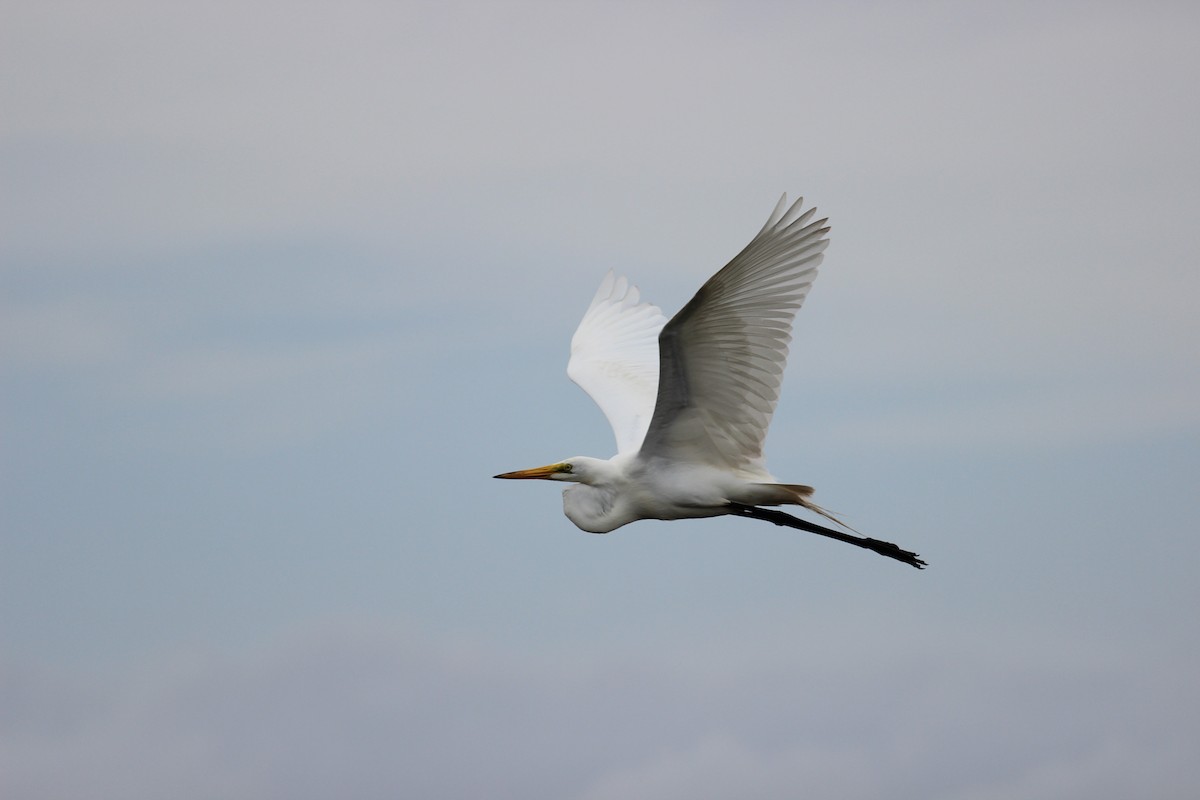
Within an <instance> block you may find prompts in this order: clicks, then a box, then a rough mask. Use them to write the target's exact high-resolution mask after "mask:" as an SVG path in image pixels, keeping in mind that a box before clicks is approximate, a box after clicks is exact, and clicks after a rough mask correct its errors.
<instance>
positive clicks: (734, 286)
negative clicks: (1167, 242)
mask: <svg viewBox="0 0 1200 800" xmlns="http://www.w3.org/2000/svg"><path fill="white" fill-rule="evenodd" d="M802 205H803V200H797V201H796V202H795V203H794V204H792V205H790V206H789V205H788V204H787V196H786V195H784V197H782V198H780V200H779V203H778V205H776V207H775V210H774V211H773V212H772V213H771V216H770V218H769V219H768V220H767V222H766V224H765V225H764V226H763V228H762V230H760V231H759V232H758V235H756V236H755V237H754V239H752V240H751V242H750V243H749V244H748V245H746V247H745V248H744V249H743V250H742V252H740V253H738V254H737V256H735V257H734V258H733V260H732V261H730V262H729V263H728V264H727V265H726V266H725V267H724V268H723V269H721V271H719V272H718V273H717V274H716V275H714V276H712V277H711V278H710V279H709V280H708V282H707V283H705V284H704V285H703V286H702V287H701V288H700V290H699V291H698V292H697V293H696V295H695V296H694V297H693V298H692V299H691V301H690V302H689V303H688V304H687V305H685V306H684V307H683V308H682V309H681V310H680V311H679V313H678V314H676V315H675V316H674V318H672V319H671V320H670V321H669V322H668V321H667V318H666V317H664V316H663V314H662V311H661V310H659V309H658V307H657V306H654V305H651V304H650V303H644V302H641V299H640V295H639V293H638V290H637V288H636V287H635V286H632V285H631V284H630V283H629V282H628V281H627V280H626V279H625V278H624V277H619V276H616V275H615V274H613V273H611V272H610V273H609V274H608V275H606V276H605V277H604V280H603V281H602V282H601V284H600V288H599V290H597V292H596V295H595V297H594V298H593V299H592V303H591V305H590V306H588V309H587V311H586V312H585V313H584V316H583V319H582V320H581V321H580V323H579V327H578V329H577V330H576V331H575V335H574V336H573V337H572V339H571V359H570V362H569V363H568V365H567V374H568V375H569V376H570V377H571V379H572V380H573V381H575V383H577V384H579V386H581V387H582V388H583V390H584V391H586V392H587V393H588V394H589V395H591V397H592V399H593V400H595V401H596V404H597V405H598V406H599V407H600V410H601V411H603V412H604V415H605V417H607V418H608V421H609V424H610V425H611V426H612V429H613V435H614V436H615V438H616V442H617V454H616V455H615V456H613V457H612V458H611V459H608V460H602V459H596V458H588V457H586V456H576V457H573V458H569V459H566V460H564V461H560V462H557V463H555V464H550V465H548V466H545V467H537V468H535V469H529V470H519V471H517V472H507V473H504V474H501V475H497V476H496V477H498V478H543V479H548V480H560V481H570V482H572V483H574V484H575V485H574V486H571V487H568V488H567V489H566V490H565V491H564V492H563V509H564V512H565V513H566V515H567V517H569V518H570V519H571V521H572V522H574V523H575V524H576V525H577V526H578V527H580V528H582V529H583V530H585V531H590V532H593V533H607V532H609V531H612V530H615V529H616V528H619V527H621V526H622V525H625V524H627V523H630V522H633V521H635V520H639V519H663V520H670V519H685V518H693V517H711V516H719V515H722V514H737V515H741V516H749V517H755V518H759V519H765V520H768V521H771V522H774V523H776V524H779V525H788V526H791V527H797V528H801V529H803V530H808V531H811V532H814V533H820V534H822V535H825V536H831V537H833V538H837V539H840V540H842V541H849V542H851V543H853V544H858V545H859V546H862V547H867V548H869V549H872V550H875V551H876V552H880V553H881V554H883V555H887V556H890V557H892V558H897V559H899V560H901V561H905V562H906V563H910V564H912V565H913V566H917V567H920V566H923V565H924V562H922V561H920V560H919V559H917V558H916V556H915V555H914V554H912V553H908V552H907V551H903V550H900V549H899V548H898V547H896V545H893V544H890V543H887V542H880V541H878V540H875V539H869V538H865V537H856V536H850V535H848V534H845V533H841V532H838V531H832V530H830V529H828V528H823V527H821V526H819V525H815V524H813V523H810V522H806V521H804V520H800V519H797V518H795V517H792V516H790V515H787V514H784V513H782V512H779V511H769V510H766V509H764V508H761V507H762V506H777V505H784V504H792V505H799V506H803V507H805V508H808V509H810V510H812V511H815V512H817V513H819V514H822V515H823V516H826V517H829V518H830V519H833V518H832V517H830V516H829V514H827V513H826V512H824V511H823V510H821V509H820V508H819V507H818V506H816V505H815V504H813V503H811V502H810V501H809V500H808V498H809V496H810V495H811V494H812V489H811V488H810V487H808V486H801V485H796V484H781V483H778V482H777V481H776V480H775V478H774V477H773V476H772V475H771V474H770V473H769V472H768V471H767V468H766V463H765V460H764V457H763V441H764V439H765V438H766V435H767V428H768V427H769V426H770V424H771V416H772V415H773V414H774V413H775V406H776V403H777V402H778V400H779V389H780V385H781V382H782V380H783V370H784V366H785V365H786V363H787V355H788V343H789V342H790V341H791V331H792V321H793V319H794V318H795V316H796V312H797V311H799V310H800V306H801V305H802V304H803V302H804V298H805V297H806V296H807V294H808V290H809V288H811V286H812V282H813V279H814V278H815V277H816V274H817V266H818V265H819V264H820V263H821V260H822V258H823V253H824V251H825V248H826V247H827V246H828V245H829V240H828V239H827V238H826V233H828V231H829V228H828V227H827V226H826V225H825V222H826V220H824V219H820V220H816V221H812V218H813V217H814V216H815V214H816V209H815V208H813V209H809V210H808V211H802V210H801V209H802ZM835 521H836V520H835Z"/></svg>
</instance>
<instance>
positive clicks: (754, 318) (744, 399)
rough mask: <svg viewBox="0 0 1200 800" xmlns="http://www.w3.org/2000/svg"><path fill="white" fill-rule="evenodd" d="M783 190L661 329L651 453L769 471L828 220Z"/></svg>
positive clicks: (646, 448)
mask: <svg viewBox="0 0 1200 800" xmlns="http://www.w3.org/2000/svg"><path fill="white" fill-rule="evenodd" d="M803 202H804V201H803V199H800V200H797V201H796V202H795V203H794V204H793V205H791V206H790V207H789V206H787V195H784V196H783V197H782V198H781V199H780V200H779V204H778V205H777V206H776V207H775V210H774V211H773V212H772V213H771V217H770V218H769V219H768V220H767V224H766V225H764V226H763V229H762V230H761V231H759V233H758V235H757V236H755V237H754V239H753V240H752V241H751V242H750V244H748V245H746V248H745V249H744V250H742V252H740V253H738V255H737V256H735V257H734V259H733V260H732V261H730V262H729V264H727V265H726V266H725V267H724V268H723V269H722V270H721V271H720V272H718V273H717V274H716V275H714V276H712V278H710V279H709V280H708V282H707V283H705V284H704V286H702V287H701V288H700V291H698V292H697V293H696V296H695V297H693V298H692V299H691V301H690V302H689V303H688V304H687V305H686V306H684V307H683V309H682V310H681V311H680V312H679V313H678V314H676V315H675V317H674V318H673V319H672V320H671V321H670V322H669V323H667V325H666V327H665V328H664V329H663V331H662V335H661V336H659V353H660V359H659V360H660V376H659V381H658V394H657V400H656V404H655V409H654V416H653V418H652V420H651V423H650V428H649V431H648V432H647V434H646V437H645V442H644V444H643V445H642V450H641V453H642V455H643V456H647V457H650V458H654V457H662V458H667V459H671V460H676V459H678V460H686V461H689V462H693V463H701V464H711V465H713V466H717V467H721V468H725V469H735V470H749V471H753V472H761V473H765V471H766V467H765V464H764V462H763V439H765V438H766V435H767V427H768V426H769V425H770V424H771V415H772V414H774V413H775V405H776V403H777V402H778V400H779V387H780V383H781V382H782V380H783V368H784V366H785V364H786V362H787V354H788V343H789V342H790V341H791V338H792V320H793V319H795V316H796V312H797V311H799V310H800V305H801V304H802V303H803V302H804V298H805V296H806V295H807V294H808V290H809V288H810V287H811V286H812V282H813V279H814V278H815V277H816V275H817V265H819V264H820V263H821V259H822V252H823V251H824V250H825V248H826V247H827V246H828V245H829V240H828V239H826V238H825V234H826V232H827V231H828V230H829V228H827V227H825V222H826V220H824V219H822V220H818V221H816V222H809V220H810V219H811V218H812V217H813V215H814V214H815V212H816V209H815V208H813V209H809V210H808V211H806V212H804V213H801V211H800V207H801V205H802V204H803Z"/></svg>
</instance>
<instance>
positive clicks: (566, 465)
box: [558, 464, 575, 472]
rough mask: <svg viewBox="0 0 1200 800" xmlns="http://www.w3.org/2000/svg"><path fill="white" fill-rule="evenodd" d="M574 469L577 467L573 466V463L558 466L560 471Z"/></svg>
mask: <svg viewBox="0 0 1200 800" xmlns="http://www.w3.org/2000/svg"><path fill="white" fill-rule="evenodd" d="M573 469H575V467H574V466H572V465H571V464H563V465H562V466H561V467H559V468H558V471H559V472H570V471H571V470H573Z"/></svg>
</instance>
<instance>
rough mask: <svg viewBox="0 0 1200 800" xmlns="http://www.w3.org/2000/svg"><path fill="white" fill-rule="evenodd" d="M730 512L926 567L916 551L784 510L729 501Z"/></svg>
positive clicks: (914, 565)
mask: <svg viewBox="0 0 1200 800" xmlns="http://www.w3.org/2000/svg"><path fill="white" fill-rule="evenodd" d="M728 508H729V513H730V514H736V515H737V516H739V517H750V518H751V519H761V520H765V521H766V522H773V523H775V524H776V525H785V526H787V527H789V528H797V529H799V530H802V531H808V532H809V533H815V534H818V535H820V536H828V537H829V538H830V539H837V540H838V541H839V542H846V543H847V544H852V545H856V546H858V547H865V548H866V549H868V550H874V551H875V552H876V553H879V555H881V556H887V557H888V558H894V559H896V560H897V561H903V562H904V563H905V564H908V565H909V566H911V567H916V568H917V569H924V568H925V562H924V561H922V560H921V559H920V558H918V557H917V554H916V553H910V552H908V551H907V550H901V549H900V548H899V547H898V546H896V545H894V544H892V543H891V542H881V541H879V540H878V539H871V538H868V537H866V536H853V535H851V534H849V533H842V532H841V531H835V530H832V529H830V528H825V527H823V526H821V525H817V524H816V523H813V522H809V521H808V520H803V519H800V518H799V517H793V516H792V515H791V514H785V513H783V512H782V511H776V510H774V509H770V508H759V507H758V506H746V505H742V504H741V503H729V504H728Z"/></svg>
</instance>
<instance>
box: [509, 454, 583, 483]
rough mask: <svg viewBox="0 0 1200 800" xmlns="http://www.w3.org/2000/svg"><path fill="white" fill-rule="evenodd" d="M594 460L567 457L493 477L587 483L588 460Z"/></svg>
mask: <svg viewBox="0 0 1200 800" xmlns="http://www.w3.org/2000/svg"><path fill="white" fill-rule="evenodd" d="M595 460H596V459H590V458H583V457H576V458H568V459H567V460H566V461H559V462H558V463H556V464H547V465H546V466H544V467H534V468H533V469H519V470H517V471H516V472H502V473H500V474H499V475H496V476H495V477H497V478H506V479H510V480H511V479H522V480H527V479H530V478H540V479H542V480H547V481H571V482H573V483H587V481H588V477H589V474H590V471H589V462H591V461H595Z"/></svg>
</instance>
